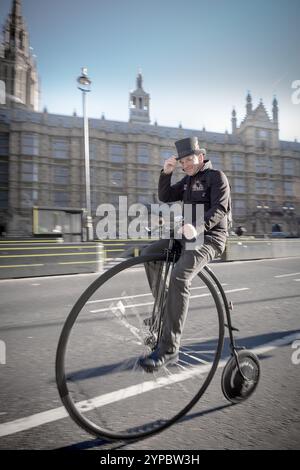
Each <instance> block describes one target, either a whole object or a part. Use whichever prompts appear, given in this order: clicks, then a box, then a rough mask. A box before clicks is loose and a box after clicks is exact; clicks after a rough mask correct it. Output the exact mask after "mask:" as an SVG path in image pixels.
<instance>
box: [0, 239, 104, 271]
mask: <svg viewBox="0 0 300 470" xmlns="http://www.w3.org/2000/svg"><path fill="white" fill-rule="evenodd" d="M103 262H104V251H103V245H102V244H101V243H96V242H91V243H88V242H86V243H53V242H50V243H45V242H44V241H43V242H41V241H40V240H38V241H34V242H33V241H32V240H31V241H29V240H19V241H18V242H16V241H12V240H7V241H1V242H0V279H8V278H19V277H34V276H51V275H57V274H76V273H89V272H102V270H103Z"/></svg>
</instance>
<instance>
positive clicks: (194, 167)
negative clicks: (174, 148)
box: [179, 153, 204, 176]
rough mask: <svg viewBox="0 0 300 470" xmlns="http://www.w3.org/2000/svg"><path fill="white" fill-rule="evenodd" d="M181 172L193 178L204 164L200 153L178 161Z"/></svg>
mask: <svg viewBox="0 0 300 470" xmlns="http://www.w3.org/2000/svg"><path fill="white" fill-rule="evenodd" d="M179 162H180V164H181V167H182V169H183V171H184V172H185V173H186V174H187V175H189V176H193V175H194V174H195V173H197V171H199V170H200V168H202V166H203V162H204V155H203V153H200V155H195V154H192V155H188V156H187V157H183V158H181V159H180V160H179Z"/></svg>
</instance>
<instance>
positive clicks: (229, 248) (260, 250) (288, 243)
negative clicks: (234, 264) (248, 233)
mask: <svg viewBox="0 0 300 470" xmlns="http://www.w3.org/2000/svg"><path fill="white" fill-rule="evenodd" d="M296 256H300V239H299V238H286V239H281V240H270V239H259V240H256V239H246V238H245V239H243V238H237V239H228V240H227V244H226V249H225V251H224V253H223V255H222V259H223V260H224V261H238V260H251V259H264V258H286V257H296Z"/></svg>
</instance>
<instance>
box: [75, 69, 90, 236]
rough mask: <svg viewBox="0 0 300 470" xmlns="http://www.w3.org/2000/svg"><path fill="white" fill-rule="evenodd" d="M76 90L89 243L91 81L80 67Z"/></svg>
mask: <svg viewBox="0 0 300 470" xmlns="http://www.w3.org/2000/svg"><path fill="white" fill-rule="evenodd" d="M77 82H78V84H79V86H78V89H79V90H80V91H82V109H83V134H84V167H85V201H86V218H85V239H86V241H91V240H93V239H94V232H93V220H92V212H91V183H90V154H89V123H88V118H87V106H86V95H87V93H89V92H90V91H91V83H92V82H91V80H90V79H89V77H88V75H87V68H86V67H82V69H81V75H80V77H78V78H77Z"/></svg>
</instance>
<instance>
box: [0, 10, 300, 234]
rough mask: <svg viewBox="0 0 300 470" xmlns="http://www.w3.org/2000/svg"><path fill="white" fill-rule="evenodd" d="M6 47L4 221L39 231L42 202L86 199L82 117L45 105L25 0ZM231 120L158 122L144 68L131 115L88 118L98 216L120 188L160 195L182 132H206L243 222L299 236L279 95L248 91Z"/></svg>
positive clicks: (294, 171) (290, 145) (298, 179)
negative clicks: (188, 124)
mask: <svg viewBox="0 0 300 470" xmlns="http://www.w3.org/2000/svg"><path fill="white" fill-rule="evenodd" d="M1 51H2V52H1V57H0V80H2V81H3V82H4V83H5V86H6V92H7V99H6V101H5V103H3V104H2V105H0V230H1V231H2V232H5V233H7V234H8V235H10V236H16V235H23V236H24V235H31V234H32V207H33V206H34V205H35V206H47V207H56V208H59V207H65V208H81V207H85V178H84V174H85V173H84V172H85V168H84V146H83V120H82V118H80V117H78V116H76V115H73V116H62V115H55V114H50V113H48V112H47V110H46V109H45V110H44V111H43V112H38V111H37V103H38V93H39V92H38V78H37V71H36V66H35V64H34V60H33V58H32V57H31V55H30V53H29V40H28V33H27V31H26V28H25V26H24V21H23V19H22V16H21V12H20V1H13V6H12V11H11V14H10V15H9V17H8V20H7V22H6V25H5V27H4V44H3V45H2V48H1ZM231 122H232V129H231V132H225V133H217V132H207V131H206V130H205V129H202V130H195V129H184V128H182V126H181V125H180V126H179V127H178V128H174V127H166V126H159V125H157V123H154V124H151V123H150V95H149V94H148V93H146V92H145V91H144V89H143V77H142V74H141V73H139V74H138V76H137V80H136V89H135V91H133V92H132V93H130V96H129V119H128V122H119V121H110V120H106V119H105V118H104V116H102V118H101V119H89V131H90V135H89V143H90V165H91V198H92V215H93V217H95V214H96V208H97V206H98V205H99V204H102V203H106V202H110V203H112V204H117V203H118V197H119V196H120V195H128V197H129V201H128V203H129V204H132V203H135V202H143V203H151V202H154V201H155V194H156V193H157V179H158V175H159V172H160V169H161V167H162V164H163V161H164V159H165V158H167V157H168V156H170V155H172V154H174V151H175V147H174V142H175V140H177V139H180V138H184V137H188V136H192V135H197V136H198V138H199V140H200V142H201V147H205V148H206V149H207V154H208V158H210V159H211V160H212V163H213V166H214V167H215V168H217V169H222V170H223V171H224V172H225V173H226V175H227V176H228V179H229V181H230V184H231V187H232V202H233V217H234V226H239V225H243V226H244V227H245V228H246V229H247V232H248V233H254V234H258V235H262V234H271V233H272V231H273V232H280V231H282V232H286V233H288V234H290V235H298V236H299V209H300V143H298V142H287V141H281V140H280V139H279V109H278V103H277V100H276V98H274V100H273V103H272V112H271V116H269V114H268V112H267V110H266V108H265V106H264V104H263V103H262V102H260V103H259V104H258V106H256V107H254V106H253V104H252V97H251V95H250V93H248V95H247V98H246V114H245V117H244V119H243V120H242V121H241V122H240V123H239V124H238V121H237V116H236V112H235V110H233V111H232V117H231ZM180 176H181V175H180V174H179V173H177V175H175V178H179V177H180Z"/></svg>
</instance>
